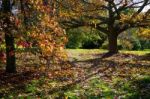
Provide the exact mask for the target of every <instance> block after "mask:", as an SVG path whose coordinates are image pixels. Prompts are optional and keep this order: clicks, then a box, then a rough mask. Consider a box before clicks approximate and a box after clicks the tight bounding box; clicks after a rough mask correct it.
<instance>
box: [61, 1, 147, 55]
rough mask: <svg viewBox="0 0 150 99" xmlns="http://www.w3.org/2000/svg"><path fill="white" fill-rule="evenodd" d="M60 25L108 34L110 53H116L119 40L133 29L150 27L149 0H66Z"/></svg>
mask: <svg viewBox="0 0 150 99" xmlns="http://www.w3.org/2000/svg"><path fill="white" fill-rule="evenodd" d="M59 3H60V5H61V6H60V7H62V8H63V10H61V11H60V16H61V17H60V22H61V23H62V24H63V25H64V26H68V27H66V28H76V27H80V26H91V27H93V28H96V29H97V30H99V31H101V32H103V33H105V34H107V36H108V40H109V52H110V53H116V52H118V49H117V37H118V35H119V34H120V33H123V32H124V31H126V30H128V29H131V28H139V27H143V28H146V27H147V26H149V25H150V24H149V23H150V22H149V13H150V11H149V9H148V10H147V11H146V12H143V10H144V8H145V7H146V6H149V4H150V2H149V0H74V1H72V0H69V1H68V0H63V1H62V2H59Z"/></svg>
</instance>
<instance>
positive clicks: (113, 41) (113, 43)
mask: <svg viewBox="0 0 150 99" xmlns="http://www.w3.org/2000/svg"><path fill="white" fill-rule="evenodd" d="M117 37H118V35H117V34H114V33H110V34H109V35H108V43H109V44H108V50H109V53H111V54H115V53H118V47H117Z"/></svg>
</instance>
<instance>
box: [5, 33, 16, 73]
mask: <svg viewBox="0 0 150 99" xmlns="http://www.w3.org/2000/svg"><path fill="white" fill-rule="evenodd" d="M5 43H6V72H8V73H15V72H16V58H15V47H14V37H13V35H12V34H11V31H5Z"/></svg>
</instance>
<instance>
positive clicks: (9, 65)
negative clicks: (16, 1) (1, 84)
mask: <svg viewBox="0 0 150 99" xmlns="http://www.w3.org/2000/svg"><path fill="white" fill-rule="evenodd" d="M2 8H3V14H4V16H3V30H4V32H5V43H6V57H7V59H6V72H9V73H14V72H16V64H15V63H16V59H15V47H14V37H13V34H12V31H11V29H12V22H11V3H10V0H3V1H2Z"/></svg>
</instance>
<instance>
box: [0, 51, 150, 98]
mask: <svg viewBox="0 0 150 99" xmlns="http://www.w3.org/2000/svg"><path fill="white" fill-rule="evenodd" d="M66 52H67V53H68V56H69V58H70V59H72V60H71V61H73V63H72V64H73V66H72V67H71V68H68V69H69V70H68V71H67V72H65V74H66V73H70V72H71V73H72V75H73V76H72V77H70V78H69V77H68V76H67V77H68V78H67V77H66V75H64V76H63V75H62V73H63V72H64V71H63V72H61V73H60V75H61V77H58V76H57V77H55V79H51V78H48V77H44V76H41V77H40V78H38V79H32V78H31V79H29V81H26V80H25V82H26V83H24V82H22V83H21V86H20V85H15V84H14V83H11V82H10V83H8V86H7V83H5V84H4V85H3V87H0V95H2V94H3V96H4V99H13V98H15V99H24V98H26V99H36V98H40V99H50V98H52V99H55V98H57V99H115V98H119V99H139V98H141V99H149V97H150V87H149V86H150V72H149V71H150V60H148V59H147V57H145V55H147V54H148V53H149V50H145V51H121V54H120V55H119V54H118V55H116V56H112V57H110V58H105V59H101V58H100V57H99V56H100V55H101V54H103V53H105V52H107V50H101V49H93V50H89V49H88V50H87V49H66ZM123 53H125V55H124V54H123ZM97 55H98V56H97ZM143 57H144V58H143ZM53 72H55V71H51V72H50V73H53ZM58 73H59V72H58ZM58 73H57V74H58ZM28 77H29V78H30V75H28ZM31 77H32V76H31ZM66 78H67V79H66ZM14 79H16V80H19V79H20V78H19V79H17V77H14ZM64 79H66V80H64ZM0 80H1V79H0ZM23 81H24V80H23ZM70 83H71V85H70ZM13 84H14V85H13ZM12 90H15V91H12ZM4 93H5V94H4ZM0 98H1V96H0Z"/></svg>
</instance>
